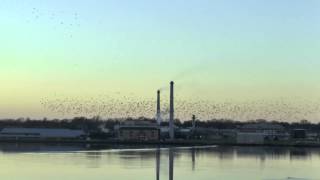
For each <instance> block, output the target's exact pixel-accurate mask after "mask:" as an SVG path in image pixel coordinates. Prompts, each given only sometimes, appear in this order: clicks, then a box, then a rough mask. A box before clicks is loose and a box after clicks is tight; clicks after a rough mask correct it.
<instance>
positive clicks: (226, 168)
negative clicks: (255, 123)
mask: <svg viewBox="0 0 320 180" xmlns="http://www.w3.org/2000/svg"><path fill="white" fill-rule="evenodd" d="M0 150H1V154H0V177H1V179H6V180H16V179H18V180H20V179H21V180H29V179H30V180H37V179H41V180H42V179H46V180H89V179H90V180H96V179H97V180H102V179H103V180H106V179H110V180H157V179H160V180H168V179H169V180H170V179H174V180H235V179H236V180H251V179H252V180H260V179H261V180H285V179H288V180H289V179H290V180H320V149H319V148H283V147H278V148H277V147H220V146H207V147H185V148H160V149H159V148H144V149H141V148H135V149H127V148H124V147H108V148H106V149H99V150H95V149H92V148H88V147H80V146H58V145H57V146H48V145H30V144H29V145H21V144H1V145H0ZM170 164H171V166H170ZM170 167H171V168H170ZM157 169H158V171H157ZM170 176H171V177H170Z"/></svg>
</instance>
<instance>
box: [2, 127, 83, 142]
mask: <svg viewBox="0 0 320 180" xmlns="http://www.w3.org/2000/svg"><path fill="white" fill-rule="evenodd" d="M85 137H86V134H85V132H84V131H82V130H71V129H49V128H3V129H2V130H1V131H0V139H81V138H85Z"/></svg>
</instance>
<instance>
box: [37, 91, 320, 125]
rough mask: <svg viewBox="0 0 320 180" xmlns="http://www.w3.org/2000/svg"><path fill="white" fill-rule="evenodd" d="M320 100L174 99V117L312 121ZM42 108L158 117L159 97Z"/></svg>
mask: <svg viewBox="0 0 320 180" xmlns="http://www.w3.org/2000/svg"><path fill="white" fill-rule="evenodd" d="M167 99H168V98H163V100H162V102H161V107H162V114H161V115H162V119H163V120H167V119H168V117H169V102H168V100H167ZM317 102H320V101H316V100H314V101H310V100H306V99H295V100H290V99H285V98H283V99H277V100H269V101H268V100H252V101H249V100H248V101H241V102H235V101H229V102H217V101H210V100H199V99H198V100H194V99H193V100H186V99H185V100H183V99H180V98H179V97H177V98H176V100H175V117H176V118H178V119H181V120H190V119H191V116H192V114H195V115H196V116H197V117H198V118H199V119H202V120H210V119H233V120H255V119H267V120H278V121H290V120H302V119H308V120H313V119H314V118H316V117H319V115H320V103H317ZM41 104H42V106H43V107H44V108H45V109H46V110H48V111H50V112H53V113H57V114H60V115H62V116H65V115H67V116H87V117H92V116H97V115H98V116H101V117H105V118H126V117H133V118H137V117H148V118H153V117H155V113H156V98H149V99H148V98H145V97H137V96H134V95H130V96H126V95H121V93H114V94H109V95H100V96H96V97H91V98H88V97H63V96H61V97H58V96H55V97H51V98H44V99H43V100H42V101H41Z"/></svg>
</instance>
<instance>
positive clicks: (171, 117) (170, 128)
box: [169, 81, 174, 140]
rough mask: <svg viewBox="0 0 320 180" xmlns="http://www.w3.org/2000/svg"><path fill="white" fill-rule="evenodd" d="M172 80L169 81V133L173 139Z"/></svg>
mask: <svg viewBox="0 0 320 180" xmlns="http://www.w3.org/2000/svg"><path fill="white" fill-rule="evenodd" d="M173 86H174V82H173V81H171V82H170V117H169V135H170V139H171V140H173V139H174V122H173V121H174V105H173V103H174V97H173Z"/></svg>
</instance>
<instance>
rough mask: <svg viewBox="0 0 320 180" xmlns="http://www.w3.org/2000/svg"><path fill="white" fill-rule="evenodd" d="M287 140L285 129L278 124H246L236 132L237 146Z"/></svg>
mask: <svg viewBox="0 0 320 180" xmlns="http://www.w3.org/2000/svg"><path fill="white" fill-rule="evenodd" d="M288 138H289V134H288V133H287V132H286V131H285V128H284V127H283V126H281V125H279V124H272V123H254V124H247V125H244V126H242V127H240V129H239V130H238V132H237V143H239V144H264V143H265V142H268V141H269V142H270V141H279V140H285V139H288Z"/></svg>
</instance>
